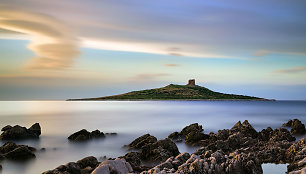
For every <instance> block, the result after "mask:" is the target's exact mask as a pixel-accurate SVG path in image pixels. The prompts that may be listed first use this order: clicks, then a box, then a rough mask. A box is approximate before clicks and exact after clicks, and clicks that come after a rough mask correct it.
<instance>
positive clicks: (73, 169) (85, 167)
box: [43, 156, 99, 174]
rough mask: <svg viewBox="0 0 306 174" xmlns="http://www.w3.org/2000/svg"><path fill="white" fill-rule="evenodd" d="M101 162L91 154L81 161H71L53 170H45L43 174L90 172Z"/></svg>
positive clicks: (79, 173)
mask: <svg viewBox="0 0 306 174" xmlns="http://www.w3.org/2000/svg"><path fill="white" fill-rule="evenodd" d="M98 164H99V162H98V160H97V159H96V158H95V157H93V156H89V157H86V158H83V159H81V160H79V161H77V162H76V163H75V162H69V163H67V164H65V165H60V166H58V167H57V168H55V169H53V170H49V171H46V172H44V173H43V174H90V173H91V172H92V171H93V170H94V169H95V168H96V167H97V166H98Z"/></svg>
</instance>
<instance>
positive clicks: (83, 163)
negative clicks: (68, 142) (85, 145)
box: [76, 156, 99, 169]
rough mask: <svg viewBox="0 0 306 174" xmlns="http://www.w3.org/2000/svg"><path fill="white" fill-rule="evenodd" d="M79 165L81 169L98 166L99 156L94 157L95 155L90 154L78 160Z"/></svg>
mask: <svg viewBox="0 0 306 174" xmlns="http://www.w3.org/2000/svg"><path fill="white" fill-rule="evenodd" d="M76 164H77V165H79V167H80V168H81V169H84V168H86V167H88V166H89V167H91V168H96V167H97V165H98V164H99V162H98V160H97V158H95V157H93V156H89V157H86V158H83V159H81V160H79V161H77V162H76Z"/></svg>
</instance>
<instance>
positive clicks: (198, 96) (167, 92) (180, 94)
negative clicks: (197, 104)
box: [68, 79, 266, 101]
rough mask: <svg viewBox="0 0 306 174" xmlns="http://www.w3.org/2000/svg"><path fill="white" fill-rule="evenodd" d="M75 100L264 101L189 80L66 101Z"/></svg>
mask: <svg viewBox="0 0 306 174" xmlns="http://www.w3.org/2000/svg"><path fill="white" fill-rule="evenodd" d="M75 100H76V101H77V100H266V99H264V98H258V97H252V96H245V95H234V94H224V93H220V92H214V91H212V90H210V89H207V88H205V87H202V86H198V85H196V84H195V80H194V79H192V80H189V83H188V84H187V85H174V84H170V85H168V86H165V87H162V88H155V89H147V90H141V91H132V92H128V93H125V94H119V95H113V96H106V97H97V98H84V99H69V100H68V101H75Z"/></svg>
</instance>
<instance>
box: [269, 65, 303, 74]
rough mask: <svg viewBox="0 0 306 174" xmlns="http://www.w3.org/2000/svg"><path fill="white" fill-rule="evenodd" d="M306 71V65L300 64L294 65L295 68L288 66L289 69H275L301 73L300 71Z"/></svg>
mask: <svg viewBox="0 0 306 174" xmlns="http://www.w3.org/2000/svg"><path fill="white" fill-rule="evenodd" d="M304 71H306V66H298V67H293V68H288V69H281V70H277V71H274V72H276V73H299V72H304Z"/></svg>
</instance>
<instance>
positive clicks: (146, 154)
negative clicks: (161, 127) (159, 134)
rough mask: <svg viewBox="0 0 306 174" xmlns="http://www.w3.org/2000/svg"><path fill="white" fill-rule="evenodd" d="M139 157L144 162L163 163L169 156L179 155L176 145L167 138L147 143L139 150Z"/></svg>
mask: <svg viewBox="0 0 306 174" xmlns="http://www.w3.org/2000/svg"><path fill="white" fill-rule="evenodd" d="M139 153H140V157H141V159H143V160H145V161H151V162H158V161H164V160H166V159H167V158H169V157H171V156H176V155H178V154H179V151H178V148H177V146H176V144H175V143H174V142H173V141H171V140H170V139H169V138H166V139H164V140H159V141H157V142H155V143H149V144H146V145H145V146H143V147H142V148H141V149H140V152H139Z"/></svg>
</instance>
